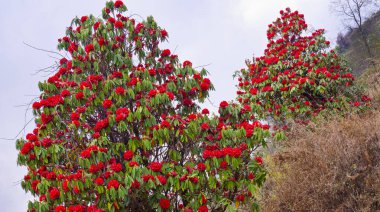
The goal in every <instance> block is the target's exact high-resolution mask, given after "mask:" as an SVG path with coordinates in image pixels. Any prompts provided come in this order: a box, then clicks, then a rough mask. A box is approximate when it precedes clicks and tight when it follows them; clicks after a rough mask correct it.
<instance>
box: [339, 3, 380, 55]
mask: <svg viewBox="0 0 380 212" xmlns="http://www.w3.org/2000/svg"><path fill="white" fill-rule="evenodd" d="M378 2H379V0H332V2H331V9H332V10H333V11H334V12H336V13H337V14H338V15H339V16H341V17H342V18H343V23H344V25H345V26H346V27H347V28H348V29H350V30H352V29H357V30H358V32H359V34H360V38H361V40H362V42H363V44H364V46H365V48H366V51H367V54H368V56H369V57H370V58H372V57H373V53H372V50H371V47H370V45H369V33H368V31H367V30H366V29H365V28H364V27H363V23H364V21H365V20H367V19H368V18H369V17H370V16H371V15H372V14H373V13H374V12H375V11H376V8H378Z"/></svg>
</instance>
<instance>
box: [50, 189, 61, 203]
mask: <svg viewBox="0 0 380 212" xmlns="http://www.w3.org/2000/svg"><path fill="white" fill-rule="evenodd" d="M49 195H50V199H52V200H56V199H58V198H59V195H60V192H59V190H58V188H52V189H51V190H50V192H49Z"/></svg>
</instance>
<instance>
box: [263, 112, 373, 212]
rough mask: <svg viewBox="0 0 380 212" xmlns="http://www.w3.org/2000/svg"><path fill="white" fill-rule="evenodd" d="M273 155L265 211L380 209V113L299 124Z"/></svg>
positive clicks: (264, 196)
mask: <svg viewBox="0 0 380 212" xmlns="http://www.w3.org/2000/svg"><path fill="white" fill-rule="evenodd" d="M268 158H269V161H268V163H269V174H270V177H269V179H268V180H267V183H266V185H265V187H264V189H263V190H262V193H261V200H260V203H261V204H260V205H261V209H262V210H263V211H377V210H380V112H379V111H368V112H366V114H362V115H361V116H359V115H355V116H352V117H348V118H340V119H335V120H330V121H328V122H327V121H325V122H320V123H319V124H318V125H314V126H308V127H302V126H295V127H294V128H293V129H292V130H291V132H290V134H289V135H288V140H287V141H285V143H284V145H283V148H282V149H281V150H279V151H277V153H275V154H273V155H271V156H269V157H268Z"/></svg>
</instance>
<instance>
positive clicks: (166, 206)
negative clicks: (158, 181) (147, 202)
mask: <svg viewBox="0 0 380 212" xmlns="http://www.w3.org/2000/svg"><path fill="white" fill-rule="evenodd" d="M160 207H161V208H162V209H163V210H167V209H169V208H170V200H168V199H165V198H162V199H160Z"/></svg>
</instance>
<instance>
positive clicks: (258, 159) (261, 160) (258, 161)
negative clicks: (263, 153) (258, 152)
mask: <svg viewBox="0 0 380 212" xmlns="http://www.w3.org/2000/svg"><path fill="white" fill-rule="evenodd" d="M255 161H256V162H257V163H258V164H259V165H261V164H263V158H262V157H259V156H257V157H255Z"/></svg>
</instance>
